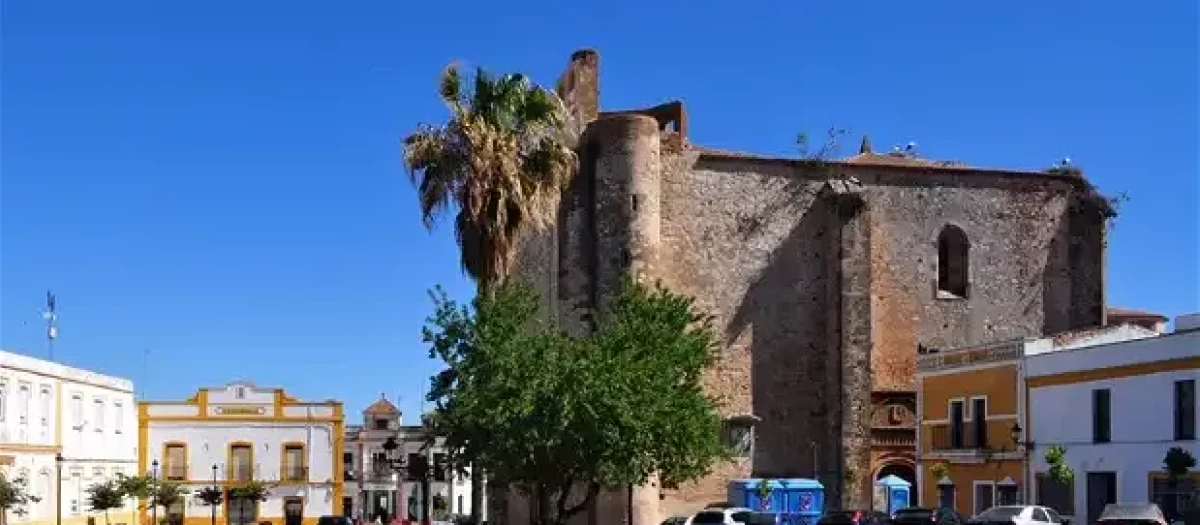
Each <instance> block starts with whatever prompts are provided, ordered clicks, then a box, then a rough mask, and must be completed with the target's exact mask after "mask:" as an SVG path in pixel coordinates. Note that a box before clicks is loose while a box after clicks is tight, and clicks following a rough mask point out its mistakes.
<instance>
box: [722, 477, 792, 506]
mask: <svg viewBox="0 0 1200 525" xmlns="http://www.w3.org/2000/svg"><path fill="white" fill-rule="evenodd" d="M763 483H766V484H767V487H768V488H769V489H770V495H769V496H767V500H766V501H763V498H762V486H763ZM726 494H727V495H728V497H729V504H730V505H733V506H735V507H746V508H748V509H754V510H761V511H774V512H780V511H783V510H784V501H785V499H784V498H785V496H784V491H783V484H782V483H781V482H780V481H778V480H773V479H760V478H747V479H735V480H733V481H730V482H729V485H728V486H727V488H726Z"/></svg>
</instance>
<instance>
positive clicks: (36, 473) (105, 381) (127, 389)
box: [0, 352, 137, 522]
mask: <svg viewBox="0 0 1200 525" xmlns="http://www.w3.org/2000/svg"><path fill="white" fill-rule="evenodd" d="M22 387H26V388H27V389H28V392H29V394H28V398H23V397H22V393H21V391H22ZM60 397H61V399H59V398H60ZM76 398H77V399H78V401H75V402H73V401H72V400H73V399H76ZM59 410H61V413H60V412H59ZM0 412H2V413H3V420H2V421H0V444H3V445H13V447H10V450H13V451H15V452H3V454H4V455H12V456H13V460H14V461H13V465H12V466H11V467H8V468H7V470H8V473H9V474H10V475H25V477H26V479H27V480H28V482H29V485H28V487H29V490H30V492H31V493H32V494H33V495H35V496H37V497H39V498H41V501H40V502H39V503H37V504H35V505H33V506H32V508H31V509H29V510H30V512H29V514H27V515H26V516H24V517H20V518H17V517H14V518H15V519H14V522H18V521H36V520H49V519H53V518H54V517H55V511H54V505H55V498H54V486H55V482H56V480H55V476H56V465H55V461H54V447H55V446H56V445H58V444H59V443H58V442H57V441H58V438H59V437H60V435H61V439H62V443H61V445H62V456H63V458H64V461H63V465H62V476H63V480H62V493H63V498H62V500H61V502H60V503H61V505H62V513H63V516H64V518H70V517H73V516H83V515H85V514H87V504H86V503H85V499H86V493H85V490H86V489H87V487H88V486H90V485H92V484H95V483H99V482H103V481H107V480H109V479H112V478H114V477H115V476H116V474H118V473H125V474H131V473H133V472H134V471H135V470H136V466H137V465H136V462H137V409H136V408H135V403H134V399H133V383H132V382H130V381H129V380H126V379H121V378H115V377H109V376H105V375H101V374H96V373H94V372H89V371H87V370H81V369H77V368H72V367H68V366H65V365H61V364H58V363H53V362H49V361H44V360H41V359H36V358H33V357H29V356H24V355H20V354H14V353H10V352H0ZM59 421H61V422H62V427H63V428H62V429H61V431H60V430H59V429H58V428H56V427H57V424H58V422H59Z"/></svg>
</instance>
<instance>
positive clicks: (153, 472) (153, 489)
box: [58, 459, 158, 525]
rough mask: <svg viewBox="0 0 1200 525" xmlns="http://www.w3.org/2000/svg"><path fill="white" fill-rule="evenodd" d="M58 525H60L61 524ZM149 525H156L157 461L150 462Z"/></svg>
mask: <svg viewBox="0 0 1200 525" xmlns="http://www.w3.org/2000/svg"><path fill="white" fill-rule="evenodd" d="M58 525H62V524H61V523H60V524H58ZM150 525H158V460H157V459H156V460H154V461H151V462H150Z"/></svg>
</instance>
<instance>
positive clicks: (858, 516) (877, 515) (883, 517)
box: [817, 510, 892, 525]
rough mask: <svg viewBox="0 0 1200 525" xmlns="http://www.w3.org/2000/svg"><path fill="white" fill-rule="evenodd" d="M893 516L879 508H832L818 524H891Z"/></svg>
mask: <svg viewBox="0 0 1200 525" xmlns="http://www.w3.org/2000/svg"><path fill="white" fill-rule="evenodd" d="M891 523H892V517H891V516H888V515H887V514H885V513H883V512H879V511H877V510H831V511H829V512H826V513H825V515H824V516H821V519H820V520H818V521H817V525H891Z"/></svg>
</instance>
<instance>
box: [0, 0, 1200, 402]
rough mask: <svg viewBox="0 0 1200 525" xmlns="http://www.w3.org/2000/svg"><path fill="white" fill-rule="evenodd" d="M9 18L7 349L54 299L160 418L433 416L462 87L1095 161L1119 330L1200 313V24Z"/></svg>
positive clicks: (38, 13) (68, 8)
mask: <svg viewBox="0 0 1200 525" xmlns="http://www.w3.org/2000/svg"><path fill="white" fill-rule="evenodd" d="M2 5H3V11H2V13H0V15H2V18H0V20H2V23H3V27H2V33H0V34H2V35H3V36H2V39H3V40H2V46H3V47H2V51H3V57H2V59H3V62H2V70H0V89H2V96H3V107H2V113H0V118H2V121H3V122H2V125H3V128H2V131H3V150H2V157H0V160H2V164H0V168H2V170H3V171H2V173H0V175H2V177H3V178H2V179H0V182H2V187H0V192H2V193H0V195H2V201H0V202H2V216H0V217H2V220H3V223H2V224H3V230H2V231H0V243H2V244H0V249H2V252H0V254H2V257H3V258H2V267H0V278H2V281H0V308H2V311H0V346H3V347H5V348H8V349H12V350H17V351H22V352H27V353H32V354H35V355H40V354H42V353H43V351H44V343H43V330H42V328H41V324H40V323H41V321H40V318H39V310H40V308H41V307H42V303H43V300H44V299H43V294H44V293H45V290H46V289H47V288H52V289H54V290H55V291H56V292H58V295H59V309H60V315H61V338H60V339H59V344H58V356H59V357H60V358H61V359H62V360H64V361H66V362H68V363H71V364H76V365H79V366H83V367H88V368H93V369H96V370H99V371H103V372H107V373H112V374H119V375H122V376H126V377H130V378H133V379H134V380H136V381H137V382H138V384H139V385H140V387H141V388H144V390H145V392H146V393H147V394H148V395H149V396H150V397H152V398H175V397H180V396H184V395H187V394H189V393H190V392H191V391H192V390H193V389H194V388H195V387H197V386H202V385H214V384H222V383H225V382H227V381H229V380H231V379H235V378H247V379H251V380H253V381H255V382H257V383H259V384H262V385H270V386H284V387H287V388H289V389H291V390H292V391H294V392H295V393H297V394H298V395H300V396H304V397H308V398H325V397H335V398H340V399H343V400H344V401H345V402H346V403H347V406H348V409H349V410H351V411H352V413H356V412H357V411H358V410H359V409H361V408H362V407H363V406H364V405H365V404H366V403H368V402H370V401H371V400H372V399H374V398H375V397H377V396H378V395H379V394H380V393H381V392H387V393H389V394H391V395H395V394H397V393H399V394H402V395H403V402H402V404H401V408H403V409H405V411H406V412H407V413H408V414H413V413H414V412H415V411H416V407H417V398H418V396H419V395H420V393H421V390H422V388H423V386H424V385H425V380H424V378H425V377H427V375H428V374H429V373H430V372H432V371H433V370H434V369H435V368H436V366H435V364H434V363H433V362H431V361H429V360H427V359H426V349H425V348H424V347H423V346H422V344H421V342H420V334H419V328H420V326H421V324H422V322H423V319H424V317H425V315H426V314H427V313H428V312H429V309H430V308H429V305H430V303H429V301H428V299H427V296H426V290H427V289H428V288H429V287H430V286H432V285H434V284H438V283H441V284H444V285H446V286H448V287H449V289H450V290H451V291H452V292H453V293H455V294H457V295H458V296H460V297H465V294H466V293H468V292H469V290H470V287H469V285H468V284H467V283H466V281H464V279H463V278H462V276H461V274H460V272H459V268H458V258H457V253H456V249H455V247H454V245H453V242H452V235H451V234H450V232H449V230H448V229H443V230H441V231H437V232H434V233H433V234H430V233H429V232H426V231H425V230H424V229H423V228H422V226H421V224H420V221H419V220H418V215H417V211H416V206H415V199H414V192H413V190H412V187H411V185H410V184H409V182H408V180H407V177H406V175H405V174H404V173H403V172H402V170H401V165H400V156H399V155H400V148H399V140H400V138H401V137H402V136H403V135H404V134H405V133H406V132H408V131H410V130H411V129H412V128H413V127H414V125H415V124H416V123H418V122H420V121H439V120H441V119H443V117H444V114H445V113H444V109H443V108H442V106H441V105H440V103H439V101H438V100H437V98H436V96H435V92H434V89H435V78H436V75H437V73H438V71H439V69H440V68H441V67H442V66H443V65H444V64H446V63H447V62H449V61H450V60H453V59H465V60H469V61H471V62H475V63H480V64H484V65H486V66H488V67H490V68H493V69H496V70H502V71H523V72H527V73H529V74H531V75H533V76H534V77H535V78H536V79H537V80H538V81H540V82H543V83H551V82H552V81H553V80H554V78H555V77H556V76H557V74H558V72H559V71H560V70H561V69H562V68H563V66H564V65H565V64H566V60H567V57H568V55H569V54H570V53H571V51H573V50H575V49H576V48H580V47H585V46H586V47H595V48H597V49H599V51H600V53H601V61H602V71H603V73H602V91H603V97H602V98H603V104H604V105H605V107H608V108H628V107H636V106H647V105H651V104H655V103H659V102H663V101H666V100H670V99H673V98H683V99H684V100H685V101H686V103H687V104H688V109H689V112H690V116H691V126H692V128H691V130H692V131H691V133H692V139H693V140H694V141H695V142H698V143H703V144H706V145H710V146H716V147H724V148H732V149H740V150H752V151H757V152H762V153H778V154H792V153H793V140H794V137H795V135H796V133H797V132H799V131H804V130H807V131H809V132H813V133H818V134H819V133H821V132H822V131H823V130H824V129H826V128H827V127H828V126H831V125H837V126H841V127H846V128H849V129H850V130H852V131H853V132H854V137H855V138H853V139H851V141H850V142H851V144H849V145H847V148H846V149H847V150H850V149H852V148H853V146H855V145H856V144H857V136H858V135H859V134H861V133H864V132H865V133H869V134H870V136H871V138H872V140H873V142H874V144H875V145H876V147H877V148H886V147H887V146H890V145H893V144H900V143H904V142H907V141H909V140H914V141H917V142H918V144H919V145H920V147H921V149H922V151H923V152H924V154H926V155H928V156H932V157H939V158H953V159H960V160H963V161H967V162H970V163H973V164H979V165H987V166H1011V167H1025V168H1043V167H1047V166H1049V165H1050V164H1051V163H1052V162H1054V161H1055V160H1056V159H1059V158H1061V157H1063V156H1070V157H1071V158H1073V159H1075V161H1076V163H1077V164H1079V165H1081V166H1082V167H1084V168H1085V169H1086V170H1087V173H1088V175H1089V176H1090V177H1091V178H1092V180H1093V181H1095V182H1096V183H1097V184H1098V185H1099V186H1100V187H1101V188H1102V189H1103V190H1106V191H1114V192H1115V191H1126V192H1128V193H1129V196H1130V198H1131V199H1132V200H1131V201H1130V202H1129V203H1127V204H1126V205H1125V207H1124V209H1123V212H1124V216H1123V217H1122V218H1121V219H1120V221H1119V223H1118V225H1117V228H1116V231H1114V232H1113V233H1112V236H1111V240H1110V251H1109V293H1110V295H1109V296H1110V298H1111V302H1112V303H1113V304H1115V305H1121V306H1128V307H1137V308H1144V309H1149V310H1154V311H1158V312H1163V313H1166V314H1170V315H1172V316H1173V315H1175V314H1179V313H1183V312H1187V311H1194V310H1197V309H1200V308H1198V307H1200V303H1198V299H1197V297H1198V295H1197V287H1198V277H1200V275H1198V274H1200V262H1198V259H1197V233H1198V232H1197V226H1198V222H1200V220H1198V215H1197V198H1198V195H1197V193H1198V189H1197V177H1198V173H1200V170H1198V166H1197V142H1198V139H1200V137H1198V136H1197V114H1198V108H1197V92H1198V89H1197V47H1198V40H1197V19H1198V16H1197V7H1196V2H1195V0H1147V1H1144V2H1134V3H1130V2H1124V1H1122V2H1118V1H1115V0H1100V1H1096V0H1091V1H1083V0H1056V1H1053V2H1047V1H1035V0H1021V1H1012V2H999V3H998V2H978V1H970V2H964V1H962V0H955V1H949V0H947V1H911V2H841V1H836V2H835V1H826V2H799V1H794V0H793V1H780V2H774V3H772V2H740V3H739V2H734V3H729V2H709V3H705V2H694V1H693V2H686V3H684V2H679V3H674V2H647V1H645V0H638V1H625V0H616V1H614V0H610V1H606V2H600V3H590V4H589V3H585V2H554V3H551V2H530V3H527V4H526V5H527V6H528V7H526V8H523V9H518V6H519V5H521V3H520V2H517V3H513V2H486V1H466V2H454V3H444V2H402V1H393V0H389V1H362V2H328V1H321V2H317V1H296V0H292V1H287V2H284V1H261V0H260V1H253V2H244V1H242V2H233V1H209V2H163V1H161V0H160V1H142V2H132V1H115V2H93V1H82V0H80V1H75V2H60V1H52V0H8V1H5V2H3V4H2ZM591 6H604V7H603V9H601V8H599V7H591ZM686 6H691V7H686ZM518 11H522V12H518ZM847 152H848V151H847ZM144 349H150V350H151V353H150V357H149V359H148V362H147V365H148V366H147V368H148V370H149V374H144V373H143V350H144Z"/></svg>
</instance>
